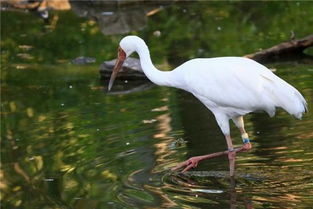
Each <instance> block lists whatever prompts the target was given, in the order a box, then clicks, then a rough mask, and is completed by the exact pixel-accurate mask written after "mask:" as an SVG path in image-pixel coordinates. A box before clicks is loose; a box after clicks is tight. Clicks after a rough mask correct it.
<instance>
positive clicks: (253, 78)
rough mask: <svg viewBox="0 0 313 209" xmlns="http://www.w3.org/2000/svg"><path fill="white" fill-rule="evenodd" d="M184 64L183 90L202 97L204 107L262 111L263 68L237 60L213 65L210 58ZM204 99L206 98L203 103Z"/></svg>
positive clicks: (215, 62) (217, 62) (216, 62)
mask: <svg viewBox="0 0 313 209" xmlns="http://www.w3.org/2000/svg"><path fill="white" fill-rule="evenodd" d="M186 64H187V65H186V66H185V67H184V68H183V69H184V73H183V74H184V80H185V86H186V87H185V90H187V91H189V92H191V93H193V94H194V95H195V96H196V97H198V98H202V99H201V101H202V102H203V103H205V105H206V106H208V107H210V106H212V107H213V106H214V105H216V106H217V107H230V108H237V109H242V110H248V112H249V111H254V110H256V109H262V108H261V107H260V106H261V104H262V101H261V98H262V90H263V79H264V78H263V76H262V72H263V71H264V69H261V68H262V67H264V66H262V65H260V64H258V65H255V62H249V61H246V59H244V60H241V59H239V58H238V61H237V60H236V59H225V60H217V61H213V62H212V61H211V60H210V59H197V60H195V61H194V62H193V63H192V62H190V63H186ZM264 68H265V67H264ZM268 71H269V70H268ZM269 73H271V72H270V71H269ZM266 74H267V72H266V70H265V73H264V75H265V76H266ZM203 98H206V99H205V101H203Z"/></svg>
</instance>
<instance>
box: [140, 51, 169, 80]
mask: <svg viewBox="0 0 313 209" xmlns="http://www.w3.org/2000/svg"><path fill="white" fill-rule="evenodd" d="M136 51H137V53H138V55H139V58H140V64H141V68H142V70H143V72H144V73H145V75H146V76H147V77H148V78H149V80H150V81H152V82H153V83H155V84H157V85H160V86H172V85H171V76H170V72H164V71H160V70H158V69H157V68H156V67H155V66H154V65H153V64H152V61H151V57H150V53H149V49H148V47H147V46H146V45H142V46H140V47H138V49H137V50H136Z"/></svg>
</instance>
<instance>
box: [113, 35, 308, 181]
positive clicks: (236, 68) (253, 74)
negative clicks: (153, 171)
mask: <svg viewBox="0 0 313 209" xmlns="http://www.w3.org/2000/svg"><path fill="white" fill-rule="evenodd" d="M133 52H137V53H138V55H139V58H140V63H141V67H142V69H143V72H144V73H145V75H146V76H147V77H148V78H149V79H150V80H151V81H152V82H153V83H155V84H157V85H160V86H170V87H176V88H179V89H183V90H185V91H188V92H190V93H192V94H193V95H194V96H195V97H196V98H198V99H199V100H200V101H201V102H202V103H203V104H204V105H205V106H206V107H207V108H208V109H209V110H211V112H212V113H213V114H214V116H215V118H216V121H217V123H218V125H219V127H220V128H221V130H222V132H223V134H224V136H225V139H226V142H227V147H228V150H226V151H223V152H217V153H213V154H208V155H202V156H196V157H192V158H190V159H188V160H187V161H185V162H183V163H180V164H179V165H177V166H176V167H175V168H173V170H177V169H180V168H184V169H183V171H182V172H185V171H187V170H189V169H191V168H194V167H196V166H197V165H198V162H199V161H201V160H204V159H208V158H212V157H217V156H220V155H228V159H229V168H230V176H234V169H235V157H236V153H237V152H242V151H248V150H250V149H251V148H252V146H251V143H250V140H249V137H248V134H247V132H246V131H245V128H244V122H243V116H244V115H246V114H248V113H250V112H254V111H260V110H263V111H265V112H267V113H268V114H269V115H270V116H271V117H272V116H274V114H275V109H276V107H281V108H283V109H284V110H286V111H287V112H288V113H289V114H291V115H294V116H295V117H297V118H299V119H300V118H301V117H302V114H303V113H304V112H305V111H306V110H307V103H306V101H305V99H304V98H303V96H302V95H301V94H300V93H299V91H297V89H295V88H294V87H293V86H291V85H290V84H288V83H287V82H285V81H284V80H282V79H281V78H279V77H277V76H276V75H275V74H273V73H272V72H271V71H270V70H269V69H268V68H266V67H265V66H263V65H261V64H259V63H258V62H255V61H254V60H251V59H248V58H243V57H217V58H197V59H192V60H189V61H187V62H185V63H183V64H182V65H180V66H179V67H177V68H175V69H174V70H172V71H167V72H162V71H159V70H158V69H156V68H155V67H154V65H153V64H152V61H151V58H150V53H149V49H148V47H147V45H146V43H145V42H144V41H143V40H142V39H141V38H139V37H137V36H126V37H124V38H123V39H122V40H121V41H120V45H119V48H118V58H117V61H116V64H115V67H114V69H113V72H112V75H111V78H110V82H109V87H108V90H109V91H110V89H111V87H112V85H113V82H114V80H115V78H116V76H117V73H118V71H119V70H120V68H121V66H122V64H123V61H124V60H125V59H126V57H128V56H129V55H130V54H132V53H133ZM230 119H232V121H233V122H234V123H235V125H236V126H237V127H238V128H239V130H240V133H241V137H242V140H243V145H242V147H240V148H234V147H233V144H232V139H231V137H230V129H229V120H230Z"/></svg>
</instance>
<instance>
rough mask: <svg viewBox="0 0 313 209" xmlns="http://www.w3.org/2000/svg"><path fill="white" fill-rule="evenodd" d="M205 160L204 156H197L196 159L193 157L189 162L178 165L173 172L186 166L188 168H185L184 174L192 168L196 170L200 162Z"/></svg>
mask: <svg viewBox="0 0 313 209" xmlns="http://www.w3.org/2000/svg"><path fill="white" fill-rule="evenodd" d="M201 160H203V157H202V156H196V157H191V158H189V159H188V160H186V161H184V162H182V163H180V164H178V165H177V166H176V167H174V168H172V169H171V170H172V171H176V170H178V169H180V168H182V167H184V166H186V167H185V168H184V170H183V171H182V173H184V172H186V171H188V170H190V169H191V168H195V167H197V165H198V163H199V161H201Z"/></svg>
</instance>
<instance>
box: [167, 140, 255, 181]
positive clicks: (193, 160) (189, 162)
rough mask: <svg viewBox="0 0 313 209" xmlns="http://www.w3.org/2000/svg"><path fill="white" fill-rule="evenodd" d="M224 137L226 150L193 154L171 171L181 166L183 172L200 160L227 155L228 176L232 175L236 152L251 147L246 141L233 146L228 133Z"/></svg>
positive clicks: (193, 166)
mask: <svg viewBox="0 0 313 209" xmlns="http://www.w3.org/2000/svg"><path fill="white" fill-rule="evenodd" d="M225 138H226V142H227V146H228V150H226V151H222V152H216V153H212V154H208V155H201V156H195V157H191V158H189V159H188V160H186V161H184V162H182V163H180V164H178V165H177V166H176V167H174V168H172V169H171V170H172V171H176V170H178V169H180V168H182V167H185V168H184V169H183V171H182V172H183V173H184V172H186V171H188V170H190V169H191V168H195V167H197V165H198V163H199V162H200V161H201V160H205V159H209V158H214V157H219V156H222V155H226V154H227V155H228V159H229V171H230V176H234V171H235V158H236V153H237V152H244V151H248V150H249V149H251V147H252V146H251V144H250V143H247V144H244V145H243V146H242V147H239V148H235V149H234V148H233V145H232V142H231V138H230V136H229V135H227V136H225Z"/></svg>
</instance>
